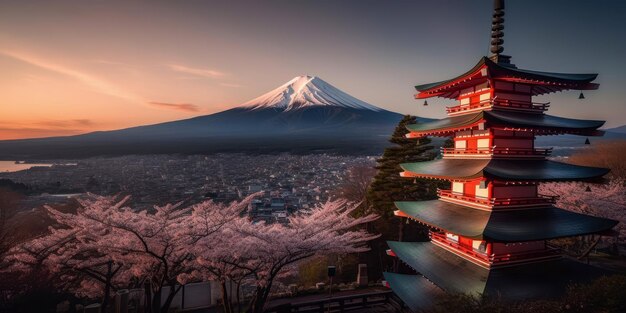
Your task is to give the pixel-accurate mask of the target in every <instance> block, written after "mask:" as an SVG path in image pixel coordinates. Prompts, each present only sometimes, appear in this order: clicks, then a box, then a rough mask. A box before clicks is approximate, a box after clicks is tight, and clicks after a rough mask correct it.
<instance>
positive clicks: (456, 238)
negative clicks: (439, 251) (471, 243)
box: [446, 233, 459, 242]
mask: <svg viewBox="0 0 626 313" xmlns="http://www.w3.org/2000/svg"><path fill="white" fill-rule="evenodd" d="M446 238H447V239H448V240H450V241H454V242H459V236H457V235H455V234H451V233H446Z"/></svg>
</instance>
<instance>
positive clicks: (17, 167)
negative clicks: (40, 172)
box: [0, 161, 52, 173]
mask: <svg viewBox="0 0 626 313" xmlns="http://www.w3.org/2000/svg"><path fill="white" fill-rule="evenodd" d="M34 166H45V167H50V166H52V164H47V163H15V161H0V173H6V172H17V171H23V170H27V169H29V168H31V167H34Z"/></svg>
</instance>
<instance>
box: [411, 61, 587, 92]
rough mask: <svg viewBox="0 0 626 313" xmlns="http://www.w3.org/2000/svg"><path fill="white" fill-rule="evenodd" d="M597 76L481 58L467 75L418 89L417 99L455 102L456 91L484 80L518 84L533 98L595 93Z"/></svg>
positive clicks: (417, 87) (420, 86)
mask: <svg viewBox="0 0 626 313" xmlns="http://www.w3.org/2000/svg"><path fill="white" fill-rule="evenodd" d="M597 76H598V74H568V73H553V72H540V71H532V70H524V69H519V68H517V67H516V66H514V65H512V64H502V63H496V62H494V61H492V60H491V59H489V58H487V57H482V58H481V59H480V60H479V61H478V63H477V64H476V65H474V67H472V68H471V69H470V70H469V71H467V72H465V73H463V74H461V75H459V76H457V77H455V78H452V79H448V80H444V81H439V82H434V83H429V84H423V85H417V86H415V89H416V90H417V91H418V92H419V93H418V94H417V95H416V96H415V97H416V98H418V99H422V98H430V97H443V98H451V99H454V98H457V97H458V95H459V91H460V90H461V89H463V88H466V87H468V86H471V85H474V84H477V83H480V82H482V81H485V80H487V79H492V80H501V81H509V82H518V83H524V84H529V85H533V88H532V94H533V95H535V96H536V95H541V94H546V93H551V92H556V91H563V90H568V89H576V90H594V89H598V86H599V85H598V84H594V83H591V82H592V81H593V80H595V79H596V77H597Z"/></svg>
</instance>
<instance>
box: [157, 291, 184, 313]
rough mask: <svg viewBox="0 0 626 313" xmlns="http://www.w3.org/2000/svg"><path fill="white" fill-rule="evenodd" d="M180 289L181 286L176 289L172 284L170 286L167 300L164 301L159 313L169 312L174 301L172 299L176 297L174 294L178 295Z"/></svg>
mask: <svg viewBox="0 0 626 313" xmlns="http://www.w3.org/2000/svg"><path fill="white" fill-rule="evenodd" d="M181 287H182V285H180V286H178V287H176V284H172V286H170V292H169V294H168V295H167V298H166V299H165V303H163V306H162V307H161V313H167V311H169V310H170V306H171V305H172V301H174V297H175V296H176V294H177V293H178V291H179V290H180V288H181Z"/></svg>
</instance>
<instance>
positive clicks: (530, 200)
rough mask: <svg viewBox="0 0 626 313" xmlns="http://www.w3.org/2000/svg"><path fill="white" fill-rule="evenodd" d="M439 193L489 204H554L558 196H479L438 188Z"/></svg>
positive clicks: (440, 195) (443, 195)
mask: <svg viewBox="0 0 626 313" xmlns="http://www.w3.org/2000/svg"><path fill="white" fill-rule="evenodd" d="M437 195H438V196H439V197H442V198H450V199H456V200H461V201H467V202H474V203H477V204H483V205H488V206H501V205H535V204H553V203H556V200H557V198H558V197H556V196H546V195H537V197H516V198H477V197H472V196H466V195H462V194H458V193H454V192H452V190H443V189H437Z"/></svg>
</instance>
